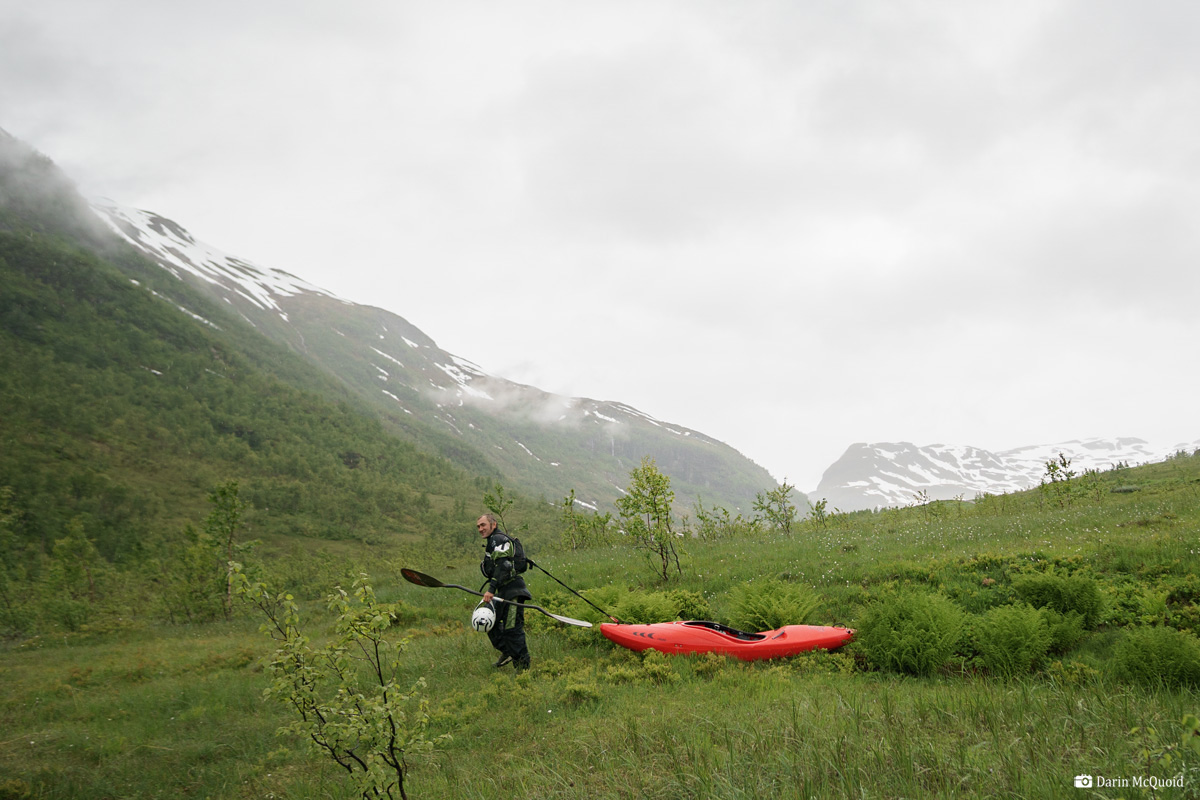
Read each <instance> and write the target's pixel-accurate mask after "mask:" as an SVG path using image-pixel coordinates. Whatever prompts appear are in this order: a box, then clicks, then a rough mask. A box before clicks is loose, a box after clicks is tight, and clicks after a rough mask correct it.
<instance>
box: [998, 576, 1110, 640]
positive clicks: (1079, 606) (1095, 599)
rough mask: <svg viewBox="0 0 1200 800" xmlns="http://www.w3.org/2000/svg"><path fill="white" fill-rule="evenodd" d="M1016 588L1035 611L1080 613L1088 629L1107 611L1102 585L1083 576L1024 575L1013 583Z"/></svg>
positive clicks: (1018, 593) (1019, 594)
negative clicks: (1041, 609) (1036, 609)
mask: <svg viewBox="0 0 1200 800" xmlns="http://www.w3.org/2000/svg"><path fill="white" fill-rule="evenodd" d="M1013 588H1014V589H1015V590H1016V592H1017V596H1018V597H1020V598H1021V599H1022V600H1024V601H1025V602H1026V603H1028V604H1029V605H1031V606H1033V607H1034V608H1050V609H1053V610H1054V611H1057V612H1058V613H1060V614H1066V613H1067V612H1070V611H1077V612H1079V613H1080V614H1081V615H1082V616H1083V625H1084V627H1085V628H1089V629H1090V628H1094V627H1096V624H1097V623H1098V622H1099V621H1100V615H1101V613H1102V612H1103V611H1104V600H1103V597H1102V595H1101V593H1100V587H1099V585H1097V583H1096V582H1095V581H1094V580H1092V579H1091V578H1087V577H1084V576H1083V575H1072V576H1069V577H1064V576H1061V575H1054V574H1051V573H1045V574H1040V575H1023V576H1021V577H1019V578H1017V579H1016V580H1014V581H1013Z"/></svg>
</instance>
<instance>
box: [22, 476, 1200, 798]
mask: <svg viewBox="0 0 1200 800" xmlns="http://www.w3.org/2000/svg"><path fill="white" fill-rule="evenodd" d="M1106 479H1108V480H1110V481H1111V482H1112V483H1113V486H1117V485H1118V482H1119V485H1120V486H1121V487H1126V486H1131V485H1136V486H1138V491H1135V492H1127V491H1121V492H1119V493H1112V492H1107V493H1104V494H1102V495H1099V496H1097V497H1089V498H1076V499H1075V501H1074V502H1073V503H1072V504H1071V505H1068V506H1066V507H1060V506H1059V505H1058V503H1057V502H1056V501H1055V500H1054V499H1053V498H1047V497H1043V496H1041V495H1040V494H1039V493H1037V492H1030V493H1026V494H1023V495H1014V496H1007V497H1000V498H991V499H988V500H986V501H984V502H982V503H979V504H977V505H974V506H970V505H967V506H951V505H946V506H945V507H940V508H935V509H929V508H925V509H907V510H901V511H895V512H892V511H889V512H886V513H881V514H869V513H860V514H854V515H849V516H846V517H842V518H838V519H835V520H834V521H833V522H831V523H830V525H829V526H828V527H825V528H816V529H814V528H813V527H811V526H810V525H809V524H805V525H803V526H800V529H799V530H798V531H797V532H796V533H794V534H793V535H792V536H790V537H782V536H777V535H769V536H762V537H759V538H755V539H732V540H724V541H716V542H709V543H701V542H699V541H695V540H688V541H684V542H682V543H681V549H682V554H683V559H682V560H683V570H684V574H683V576H682V577H681V578H680V579H679V580H678V581H676V582H673V584H672V588H682V589H686V590H689V591H696V592H700V593H702V594H703V595H704V598H705V599H706V600H707V601H708V602H709V604H710V606H711V609H712V612H713V617H714V618H716V619H718V620H723V619H728V618H729V614H730V613H731V612H732V609H733V603H734V599H735V597H736V595H737V592H736V589H737V587H738V586H740V585H741V584H742V583H744V582H746V581H750V580H762V579H764V578H771V579H776V580H782V581H784V582H791V583H796V584H800V585H803V586H805V587H808V588H809V589H810V590H811V591H812V592H814V593H815V594H816V595H817V596H818V597H819V598H820V606H819V608H818V609H817V610H816V611H815V612H814V617H815V619H814V620H813V621H816V622H841V623H846V624H850V625H853V624H854V623H855V621H856V620H857V619H860V618H861V616H862V614H863V613H864V610H865V609H866V608H868V607H869V606H870V604H871V603H874V602H877V601H878V600H879V599H880V598H883V597H888V596H890V594H889V593H890V592H894V591H897V590H905V591H918V592H919V591H927V592H931V593H938V594H941V595H943V596H945V597H948V598H950V599H951V600H953V601H954V602H956V603H958V604H959V606H960V607H962V608H963V609H964V611H965V612H967V614H968V616H969V617H972V618H980V617H982V615H983V614H985V613H986V612H987V611H988V609H990V608H995V607H998V606H1002V605H1005V604H1008V603H1012V602H1016V599H1017V593H1016V590H1015V589H1014V580H1016V579H1018V578H1020V577H1021V576H1022V575H1027V574H1034V573H1047V572H1049V573H1053V574H1056V575H1061V576H1064V577H1065V576H1079V577H1082V578H1087V579H1089V580H1093V581H1095V582H1096V584H1097V585H1098V586H1099V588H1100V590H1101V593H1102V595H1103V598H1104V605H1103V609H1102V610H1101V612H1100V613H1099V615H1098V623H1097V625H1096V626H1095V628H1094V629H1092V630H1089V631H1087V633H1086V638H1085V639H1084V640H1083V641H1082V642H1081V643H1079V644H1078V645H1077V646H1076V647H1075V648H1074V649H1072V650H1070V651H1069V652H1067V653H1065V654H1059V655H1054V656H1051V657H1050V658H1049V659H1048V660H1047V663H1046V664H1045V665H1043V666H1041V667H1040V668H1038V669H1037V670H1036V671H1031V672H1030V673H1029V674H1024V675H1020V676H1018V677H1014V678H1011V679H1002V678H998V677H995V676H992V675H989V674H988V673H987V670H986V669H984V668H982V667H981V666H980V663H979V661H978V659H976V658H974V656H973V655H972V653H970V652H969V651H968V650H963V651H962V652H960V653H959V654H958V656H957V657H956V658H955V659H952V660H951V661H950V662H949V663H947V664H946V665H945V667H944V668H942V669H941V670H939V671H937V672H935V674H933V675H932V676H930V677H926V678H914V677H909V676H904V675H898V674H893V673H889V672H882V671H873V670H869V669H866V664H865V663H864V661H863V660H862V659H861V658H858V659H856V658H854V657H853V654H852V653H847V654H818V655H816V656H810V657H799V658H794V659H788V660H784V661H778V662H760V663H754V664H743V663H741V662H737V661H734V660H728V659H722V658H713V657H705V658H678V657H677V658H667V657H660V656H657V655H652V656H649V657H642V656H640V655H637V654H633V653H630V652H628V651H625V650H622V649H619V648H616V647H614V646H612V645H610V644H609V643H608V642H607V640H605V639H603V638H602V637H601V636H600V635H599V633H598V631H595V630H582V629H574V628H564V627H560V626H557V625H555V624H554V623H553V622H551V621H549V620H547V619H546V618H544V617H541V615H532V614H531V615H530V618H529V624H528V627H529V641H530V647H531V650H532V653H533V657H534V667H533V669H531V670H530V671H529V672H527V673H525V674H522V675H517V674H515V673H514V672H512V671H511V670H504V671H497V670H495V669H493V668H492V667H491V662H492V661H493V660H494V653H493V651H492V650H491V648H490V647H489V645H488V643H487V639H486V637H484V636H482V635H480V634H476V633H474V632H472V631H470V630H469V629H467V628H466V625H465V621H466V619H467V618H468V616H469V613H470V609H471V607H472V605H473V600H472V598H470V597H469V596H467V595H465V594H463V593H461V592H456V591H453V590H430V589H422V588H419V587H415V586H411V585H409V584H406V583H403V582H401V581H398V580H397V570H396V569H395V567H396V566H398V565H396V564H389V563H387V562H386V558H387V557H388V555H389V554H383V553H381V554H377V556H376V557H375V558H374V559H373V560H372V561H370V562H367V563H373V564H375V565H376V568H375V574H374V575H373V578H374V582H375V585H376V588H377V590H378V592H379V595H380V598H381V599H382V600H385V601H397V600H399V601H402V602H403V604H404V608H405V610H406V613H405V615H404V616H403V617H402V623H401V624H400V625H399V626H398V627H397V629H396V635H397V636H402V635H407V636H411V637H412V638H411V642H410V644H409V647H408V650H407V651H406V654H405V659H406V660H405V669H406V671H407V672H406V675H405V676H404V677H405V679H416V678H418V677H424V678H425V679H426V681H427V684H428V685H427V689H426V691H425V694H424V696H425V698H426V699H427V700H428V702H429V712H430V714H431V716H432V722H431V726H430V731H429V733H430V735H431V736H435V735H438V734H442V733H449V734H451V735H452V736H453V739H452V740H451V741H450V742H448V743H446V744H445V745H444V746H443V747H441V748H439V749H438V750H437V751H435V753H434V754H433V755H432V756H429V757H426V758H423V759H421V760H414V761H413V762H412V763H411V765H410V766H411V771H410V774H409V778H408V781H407V784H406V786H407V789H408V792H409V796H410V797H414V798H418V797H419V798H430V797H433V798H490V797H496V796H511V797H528V798H609V797H612V798H622V797H627V798H640V797H647V796H653V797H658V798H693V797H711V798H793V797H794V798H808V797H818V798H841V797H888V798H891V797H896V798H899V797H913V798H916V797H1012V798H1026V797H1034V798H1042V797H1046V798H1052V797H1072V798H1073V797H1082V796H1092V797H1113V798H1115V797H1140V796H1148V795H1149V794H1150V793H1149V792H1148V791H1143V790H1142V789H1139V788H1137V787H1136V786H1132V785H1131V786H1130V787H1126V788H1119V789H1101V790H1099V791H1098V792H1097V793H1095V794H1093V795H1086V794H1082V793H1081V792H1080V790H1077V789H1075V788H1074V787H1073V785H1072V778H1073V777H1074V776H1075V775H1078V774H1091V775H1102V776H1105V777H1107V778H1127V779H1130V780H1131V781H1132V779H1134V778H1136V777H1149V776H1154V777H1157V778H1160V779H1170V778H1174V777H1175V776H1177V775H1181V774H1182V775H1184V776H1185V779H1186V780H1187V781H1188V782H1189V786H1190V788H1185V789H1183V790H1178V789H1173V788H1166V789H1161V790H1159V791H1158V792H1156V793H1154V794H1153V796H1156V797H1186V796H1194V792H1195V790H1196V787H1197V786H1198V785H1200V756H1197V755H1196V753H1194V752H1193V751H1191V750H1188V749H1184V748H1182V747H1180V746H1179V745H1180V737H1181V735H1182V731H1183V728H1182V725H1181V720H1182V719H1183V717H1184V716H1185V715H1187V714H1196V713H1198V712H1200V698H1198V697H1197V695H1196V691H1195V688H1194V687H1188V686H1166V685H1154V684H1153V683H1135V682H1130V681H1128V680H1122V679H1121V678H1120V676H1119V675H1117V674H1116V672H1115V671H1114V670H1113V669H1112V665H1113V662H1114V653H1115V652H1117V650H1118V649H1119V647H1120V643H1121V642H1122V641H1123V637H1124V636H1125V635H1126V634H1125V631H1126V630H1127V629H1130V628H1137V627H1144V626H1149V625H1158V626H1169V627H1174V628H1177V629H1180V630H1185V631H1190V632H1191V634H1192V635H1194V634H1195V632H1196V624H1197V619H1198V616H1197V614H1196V605H1195V598H1196V596H1200V579H1197V577H1196V576H1197V575H1200V544H1197V541H1198V540H1200V537H1198V536H1197V533H1198V532H1200V482H1198V479H1200V459H1197V458H1190V459H1174V460H1172V461H1170V462H1167V463H1166V464H1162V465H1153V466H1150V467H1144V468H1137V469H1132V470H1127V471H1123V472H1122V473H1121V474H1114V475H1111V476H1106ZM531 533H532V534H533V535H532V536H529V535H527V536H526V537H525V538H526V539H527V540H531V539H532V540H534V541H536V540H537V532H536V531H534V532H531ZM534 555H535V558H537V560H538V561H539V563H544V564H545V565H546V566H547V567H548V568H549V569H551V570H552V571H553V572H554V574H555V575H556V576H557V577H559V578H560V579H562V580H563V581H565V582H566V583H568V584H570V585H571V586H573V587H575V588H580V589H583V588H598V587H603V586H609V585H611V586H615V587H617V589H618V590H619V591H621V592H624V591H627V590H633V589H644V590H657V589H661V588H663V587H661V586H659V585H658V584H656V583H655V582H654V578H653V572H652V570H651V569H650V568H649V567H647V566H646V565H645V564H643V563H642V562H641V560H640V556H639V555H638V554H637V553H636V552H634V551H631V550H629V549H626V548H623V547H609V548H597V549H592V550H586V551H574V552H560V553H536V554H534ZM409 558H411V556H410V557H409ZM406 565H408V566H413V567H415V568H417V569H421V570H422V571H426V572H429V573H430V574H433V575H435V576H437V577H439V578H441V579H442V580H445V581H448V582H455V583H463V584H468V585H470V584H472V583H475V580H476V575H477V570H476V568H475V565H473V564H466V563H446V562H445V561H444V560H442V561H430V562H429V563H416V562H409V563H407V564H406ZM529 581H530V584H531V586H532V587H533V590H534V593H535V594H536V595H537V599H538V602H539V603H540V604H542V605H545V606H547V607H550V608H552V609H555V610H560V611H562V612H563V613H567V614H569V615H571V616H585V612H584V611H583V610H581V609H583V608H585V607H584V606H582V604H580V603H579V602H578V601H577V600H574V599H573V598H572V597H571V596H570V595H569V594H568V593H567V592H565V591H564V590H562V589H561V588H559V587H558V586H557V584H554V583H553V582H552V581H550V580H549V579H548V578H545V577H544V576H540V575H539V574H538V573H536V572H535V573H533V574H532V575H531V576H530V578H529ZM1018 583H1019V581H1018ZM306 613H307V616H306V618H305V620H306V625H307V626H308V630H309V632H310V634H311V635H314V636H315V637H316V638H318V639H319V638H320V637H321V636H323V635H324V634H325V632H326V631H327V630H328V628H329V624H330V622H331V620H330V619H329V618H328V616H327V615H326V614H325V612H324V611H323V609H322V608H321V607H320V605H319V604H317V605H314V606H313V607H312V608H309V609H308V610H307V611H306ZM257 625H258V622H257V621H256V620H252V619H249V618H245V619H241V620H239V621H236V622H234V623H230V624H214V625H209V626H200V627H193V628H187V627H167V626H156V625H150V624H149V623H144V622H136V623H134V624H133V625H131V626H129V627H126V628H122V629H117V630H114V631H112V632H110V633H106V634H93V635H91V636H86V635H84V636H80V635H74V636H68V637H61V636H59V637H42V638H38V639H34V640H30V641H26V642H22V643H19V644H10V645H6V646H5V649H4V651H3V653H2V654H0V680H3V682H4V685H5V687H6V690H5V693H4V695H3V699H2V700H0V730H3V731H5V733H4V735H3V737H2V739H0V774H3V775H5V776H6V778H7V779H8V780H9V783H7V784H6V783H4V782H3V780H0V798H4V797H20V796H22V792H24V796H29V797H45V798H68V797H69V798H118V797H139V798H140V797H185V796H186V797H214V798H216V797H220V798H226V797H228V798H251V797H255V798H257V797H270V796H274V797H279V798H284V797H286V798H318V797H320V798H327V797H330V798H342V797H348V796H349V794H348V792H349V790H348V788H347V785H346V783H345V782H344V780H343V778H342V776H341V775H340V774H339V768H338V767H337V766H336V765H334V764H333V763H332V762H329V763H326V762H325V761H322V760H321V759H320V758H319V757H317V756H315V755H312V754H309V753H308V752H306V751H305V750H304V749H303V748H302V747H301V743H300V742H297V741H295V740H293V739H291V738H287V737H278V736H277V735H276V733H275V731H276V729H277V728H279V727H280V726H281V725H283V724H285V723H286V722H288V721H289V718H288V716H287V711H286V709H285V708H283V707H282V706H280V705H277V704H275V703H274V702H267V701H265V700H263V699H262V690H263V689H264V688H265V687H266V685H267V675H266V672H265V671H264V670H263V666H262V665H263V658H264V656H266V654H267V653H268V652H269V650H270V642H269V641H268V640H267V639H266V637H264V636H262V635H261V634H259V633H258V632H257ZM1135 729H1136V730H1135Z"/></svg>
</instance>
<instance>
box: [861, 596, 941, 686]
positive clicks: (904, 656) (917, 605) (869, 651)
mask: <svg viewBox="0 0 1200 800" xmlns="http://www.w3.org/2000/svg"><path fill="white" fill-rule="evenodd" d="M963 624H964V614H963V612H962V610H961V609H960V608H959V607H958V606H956V605H955V604H954V603H952V602H950V601H949V600H947V599H946V598H944V597H942V596H940V595H935V594H926V593H924V592H904V593H900V594H895V595H892V596H890V597H887V598H885V599H884V600H883V601H882V602H879V603H876V604H875V605H873V606H871V607H870V608H869V609H867V611H866V613H865V614H864V615H863V618H862V620H861V621H860V622H859V624H858V635H857V644H856V647H857V649H858V650H859V651H860V652H861V653H863V654H864V655H865V656H866V657H867V661H868V662H869V663H870V664H871V665H872V666H875V667H877V668H879V669H887V670H892V671H895V672H905V673H909V674H912V675H930V674H932V673H933V672H934V671H936V670H937V669H938V668H940V667H941V666H942V665H943V664H945V663H946V661H947V659H949V657H950V655H951V654H952V653H953V652H954V649H955V647H956V646H957V645H958V642H959V639H960V637H961V636H962V631H963Z"/></svg>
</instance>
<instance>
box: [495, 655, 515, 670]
mask: <svg viewBox="0 0 1200 800" xmlns="http://www.w3.org/2000/svg"><path fill="white" fill-rule="evenodd" d="M510 661H512V656H510V655H509V654H508V653H501V654H500V658H498V659H496V663H495V664H493V665H492V666H493V667H495V668H496V669H500V667H503V666H505V665H506V664H508V663H509V662H510Z"/></svg>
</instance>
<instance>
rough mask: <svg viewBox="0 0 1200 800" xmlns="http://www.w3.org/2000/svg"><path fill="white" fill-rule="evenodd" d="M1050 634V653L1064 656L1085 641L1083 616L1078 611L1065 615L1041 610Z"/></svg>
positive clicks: (1050, 610) (1047, 609)
mask: <svg viewBox="0 0 1200 800" xmlns="http://www.w3.org/2000/svg"><path fill="white" fill-rule="evenodd" d="M1041 612H1042V617H1043V618H1044V619H1045V620H1046V626H1047V629H1048V630H1049V632H1050V652H1051V653H1054V654H1055V655H1062V654H1064V653H1067V652H1069V651H1070V650H1071V649H1072V648H1074V647H1075V645H1077V644H1079V642H1080V641H1081V640H1082V639H1083V637H1084V635H1085V632H1084V629H1083V619H1084V618H1083V615H1082V614H1080V613H1079V612H1078V611H1068V612H1067V613H1065V614H1060V613H1059V612H1057V611H1055V610H1053V609H1050V608H1043V609H1042V610H1041Z"/></svg>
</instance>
